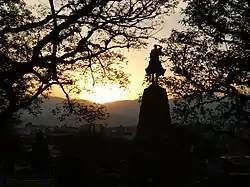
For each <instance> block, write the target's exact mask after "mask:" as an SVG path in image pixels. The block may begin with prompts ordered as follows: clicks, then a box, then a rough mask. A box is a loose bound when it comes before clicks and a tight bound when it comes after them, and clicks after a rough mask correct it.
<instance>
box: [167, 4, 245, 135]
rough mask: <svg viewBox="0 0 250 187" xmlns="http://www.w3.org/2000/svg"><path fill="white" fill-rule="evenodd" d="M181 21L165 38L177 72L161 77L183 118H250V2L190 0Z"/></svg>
mask: <svg viewBox="0 0 250 187" xmlns="http://www.w3.org/2000/svg"><path fill="white" fill-rule="evenodd" d="M185 2H186V5H187V6H186V7H185V8H184V9H183V11H182V16H183V19H182V20H181V23H182V24H183V25H184V26H185V30H182V31H178V30H173V31H172V33H171V36H170V37H169V38H168V39H167V40H166V41H165V44H167V47H166V48H165V52H166V56H167V58H168V60H169V62H170V64H171V70H172V71H173V74H174V75H173V76H169V77H167V78H166V79H164V80H163V82H164V84H166V85H167V86H168V88H169V90H170V92H171V94H173V96H174V97H175V98H176V99H177V102H176V104H177V105H176V106H177V107H176V108H175V109H176V110H175V112H174V113H175V114H176V115H175V117H176V119H178V120H182V121H185V122H190V121H192V122H198V123H200V122H202V123H206V124H216V125H217V126H216V127H218V128H224V127H225V125H227V127H228V125H229V126H231V127H232V128H233V129H234V130H235V126H234V125H235V124H236V123H237V128H238V129H240V128H241V127H242V125H246V124H249V120H250V118H249V117H250V115H249V114H250V113H249V112H250V111H249V99H250V97H249V86H250V71H249V70H250V69H249V67H250V66H249V60H250V33H249V30H250V21H249V16H250V3H249V1H246V0H242V1H235V0H218V1H217V0H216V1H215V0H204V1H199V0H187V1H185Z"/></svg>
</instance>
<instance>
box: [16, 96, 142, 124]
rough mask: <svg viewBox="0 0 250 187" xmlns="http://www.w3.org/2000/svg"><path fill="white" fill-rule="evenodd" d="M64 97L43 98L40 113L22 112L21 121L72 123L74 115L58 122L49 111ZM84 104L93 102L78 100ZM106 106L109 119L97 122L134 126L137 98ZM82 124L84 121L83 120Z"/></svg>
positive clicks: (137, 111) (136, 114)
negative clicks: (36, 115) (35, 115)
mask: <svg viewBox="0 0 250 187" xmlns="http://www.w3.org/2000/svg"><path fill="white" fill-rule="evenodd" d="M64 100H65V99H64V98H60V97H50V98H49V99H47V100H45V101H44V103H43V104H42V105H41V108H42V113H41V115H39V116H38V117H37V118H34V117H33V116H31V115H29V114H28V113H27V112H24V114H23V115H22V117H21V118H22V120H23V123H25V124H27V123H32V124H33V125H52V126H54V125H60V124H65V123H66V124H67V125H74V124H75V120H74V117H71V118H67V119H66V121H64V122H60V121H59V120H57V116H54V115H53V114H52V113H51V109H53V108H55V107H56V105H57V104H59V103H61V102H63V101H64ZM79 101H82V102H84V103H85V104H93V102H91V101H88V100H79ZM103 105H104V106H106V107H107V110H108V112H109V113H110V116H111V117H110V119H108V120H106V121H97V123H106V124H108V125H110V126H120V125H122V126H136V125H137V122H138V116H139V109H140V103H138V100H124V101H115V102H110V103H105V104H103ZM83 124H84V122H83Z"/></svg>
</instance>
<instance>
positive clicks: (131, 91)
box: [26, 0, 183, 103]
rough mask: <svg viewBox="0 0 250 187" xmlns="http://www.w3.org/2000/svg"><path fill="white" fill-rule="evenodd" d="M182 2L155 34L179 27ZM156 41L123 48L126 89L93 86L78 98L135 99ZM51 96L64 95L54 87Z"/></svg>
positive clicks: (164, 34) (102, 100)
mask: <svg viewBox="0 0 250 187" xmlns="http://www.w3.org/2000/svg"><path fill="white" fill-rule="evenodd" d="M26 2H27V4H29V5H32V4H36V3H39V2H40V3H43V4H46V5H48V0H26ZM182 6H183V4H182V3H181V4H180V5H179V7H178V8H177V9H176V10H175V13H174V14H172V15H170V16H168V17H166V19H165V24H164V26H163V28H162V29H161V30H160V31H159V32H158V33H157V34H156V36H159V37H168V36H169V34H170V32H171V30H172V29H173V28H180V27H181V26H180V24H179V23H178V21H179V20H180V15H179V12H180V7H182ZM155 42H156V41H154V40H149V45H148V48H147V49H143V50H129V51H128V50H125V51H124V55H125V56H126V57H127V58H128V61H129V63H128V65H127V66H126V67H125V68H124V70H125V72H126V73H129V74H131V77H130V81H131V84H130V85H129V86H128V89H127V90H123V89H120V88H119V86H112V85H108V86H107V87H108V88H106V87H105V86H99V87H96V88H95V91H96V94H88V93H86V92H84V91H83V92H82V94H80V96H79V97H80V98H83V99H89V100H92V101H95V102H100V103H105V102H111V101H115V100H133V99H137V98H138V95H139V94H140V93H142V92H143V89H144V88H143V86H142V82H143V79H144V77H145V68H146V67H147V65H148V58H149V53H150V51H151V49H152V48H153V45H154V44H155ZM53 96H59V97H64V94H63V93H62V92H61V91H60V90H58V89H55V91H54V92H53Z"/></svg>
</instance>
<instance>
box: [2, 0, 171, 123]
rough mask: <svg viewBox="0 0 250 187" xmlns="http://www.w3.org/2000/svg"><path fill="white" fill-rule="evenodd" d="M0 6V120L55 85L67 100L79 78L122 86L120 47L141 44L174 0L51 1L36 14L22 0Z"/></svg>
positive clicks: (154, 28)
mask: <svg viewBox="0 0 250 187" xmlns="http://www.w3.org/2000/svg"><path fill="white" fill-rule="evenodd" d="M0 4H1V5H0V10H1V11H0V12H1V16H0V40H1V42H0V59H1V66H0V92H1V94H0V95H1V99H0V102H1V108H0V119H1V121H2V122H4V121H6V120H7V119H9V117H10V116H11V115H13V114H14V113H16V112H18V111H19V109H21V108H27V107H30V106H32V104H35V103H36V101H39V96H43V97H47V96H48V93H49V92H50V91H51V88H52V86H53V85H58V86H59V87H60V88H61V89H62V90H63V92H64V93H65V94H66V97H67V99H68V100H69V93H72V94H77V92H79V89H77V87H76V82H77V81H78V80H79V78H83V79H84V80H85V81H90V80H91V81H93V83H100V82H101V83H111V84H113V83H118V84H120V85H121V86H126V85H127V83H128V82H129V80H128V75H127V74H125V73H124V72H123V70H122V68H123V66H124V64H125V63H126V58H125V57H124V56H123V55H122V52H121V51H120V50H121V49H124V48H130V49H139V48H143V47H145V46H146V45H147V41H146V40H147V39H148V38H149V37H151V36H152V35H153V31H154V30H156V29H157V26H159V25H161V24H162V18H163V15H165V14H166V13H169V12H170V11H171V10H172V9H173V8H174V7H175V6H176V1H175V0H155V1H151V0H88V1H82V0H66V1H56V2H54V1H53V0H49V5H50V7H47V8H46V7H45V8H44V7H43V6H38V7H36V12H34V10H33V9H31V8H30V7H28V6H26V4H25V3H24V1H23V0H10V1H4V0H1V1H0ZM72 72H74V73H73V74H72ZM72 75H74V76H72ZM72 86H73V87H72ZM36 106H39V103H38V105H36ZM31 108H33V107H31ZM32 111H33V110H31V112H32Z"/></svg>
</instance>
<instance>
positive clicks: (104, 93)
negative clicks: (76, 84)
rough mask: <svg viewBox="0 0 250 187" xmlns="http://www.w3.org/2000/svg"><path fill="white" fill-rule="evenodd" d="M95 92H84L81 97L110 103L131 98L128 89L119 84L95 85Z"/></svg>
mask: <svg viewBox="0 0 250 187" xmlns="http://www.w3.org/2000/svg"><path fill="white" fill-rule="evenodd" d="M93 90H94V93H87V92H84V91H83V92H82V93H81V94H80V96H79V97H80V98H82V99H87V100H90V101H93V102H96V103H108V102H112V101H117V100H129V99H130V98H129V95H128V91H127V90H124V89H122V88H119V86H118V85H111V84H110V85H105V86H104V85H98V86H97V85H96V86H94V87H93Z"/></svg>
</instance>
